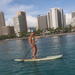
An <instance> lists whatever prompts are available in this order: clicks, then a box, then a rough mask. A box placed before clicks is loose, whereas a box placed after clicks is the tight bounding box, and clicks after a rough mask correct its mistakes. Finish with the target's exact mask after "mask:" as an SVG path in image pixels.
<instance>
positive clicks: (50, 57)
mask: <svg viewBox="0 0 75 75" xmlns="http://www.w3.org/2000/svg"><path fill="white" fill-rule="evenodd" d="M62 57H63V55H56V56H48V57H46V58H36V59H14V61H20V62H21V61H25V62H27V61H46V60H53V59H59V58H62Z"/></svg>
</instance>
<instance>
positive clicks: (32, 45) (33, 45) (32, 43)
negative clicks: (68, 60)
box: [29, 32, 37, 58]
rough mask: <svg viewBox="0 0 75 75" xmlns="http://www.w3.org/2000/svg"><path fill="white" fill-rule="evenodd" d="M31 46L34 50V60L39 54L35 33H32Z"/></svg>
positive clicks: (30, 37)
mask: <svg viewBox="0 0 75 75" xmlns="http://www.w3.org/2000/svg"><path fill="white" fill-rule="evenodd" d="M29 44H30V46H31V48H32V58H36V54H37V47H36V44H35V32H32V33H31V34H30V36H29Z"/></svg>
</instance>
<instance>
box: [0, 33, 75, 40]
mask: <svg viewBox="0 0 75 75" xmlns="http://www.w3.org/2000/svg"><path fill="white" fill-rule="evenodd" d="M63 35H75V32H71V33H60V34H49V35H40V36H36V38H43V37H53V36H63ZM25 39H28V37H23V38H12V39H4V40H7V41H8V40H25ZM4 40H0V41H4Z"/></svg>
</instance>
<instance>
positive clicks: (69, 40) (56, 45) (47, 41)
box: [0, 35, 75, 75]
mask: <svg viewBox="0 0 75 75" xmlns="http://www.w3.org/2000/svg"><path fill="white" fill-rule="evenodd" d="M36 44H37V48H38V54H37V56H38V57H39V58H42V57H47V56H52V55H58V54H63V55H64V57H63V59H58V60H50V61H39V62H14V61H13V60H14V59H15V58H31V57H32V56H31V54H32V53H31V47H30V45H29V43H28V40H11V41H0V74H1V75H75V67H74V66H75V35H66V36H55V37H48V38H47V37H46V38H40V39H38V40H37V41H36Z"/></svg>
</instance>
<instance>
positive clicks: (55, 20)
mask: <svg viewBox="0 0 75 75" xmlns="http://www.w3.org/2000/svg"><path fill="white" fill-rule="evenodd" d="M47 21H48V26H49V27H50V28H54V29H56V28H58V27H62V26H64V13H63V9H61V8H52V9H51V11H50V12H49V13H48V20H47Z"/></svg>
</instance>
